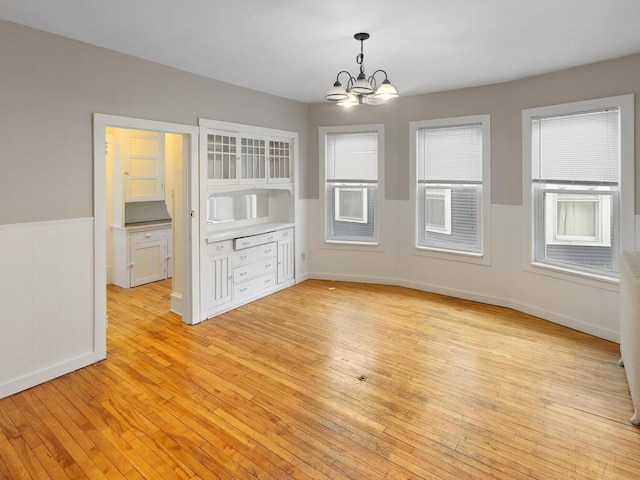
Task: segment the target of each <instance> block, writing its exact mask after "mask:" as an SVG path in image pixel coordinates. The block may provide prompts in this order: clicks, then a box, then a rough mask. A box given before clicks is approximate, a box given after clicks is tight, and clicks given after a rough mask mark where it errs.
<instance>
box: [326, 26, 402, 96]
mask: <svg viewBox="0 0 640 480" xmlns="http://www.w3.org/2000/svg"><path fill="white" fill-rule="evenodd" d="M353 38H355V39H356V40H358V41H359V42H360V53H359V54H358V55H357V56H356V63H357V64H358V66H359V68H360V72H359V73H358V76H357V77H354V76H353V75H351V74H350V73H349V72H347V71H346V70H342V71H340V72H338V75H336V81H335V83H334V84H333V88H332V89H331V90H329V93H327V95H326V97H325V98H326V99H327V100H329V101H331V102H336V103H337V104H338V105H340V106H341V107H352V106H354V105H365V104H366V105H380V104H382V103H385V102H386V101H387V100H390V99H392V98H396V97H397V96H398V91H397V90H396V88H395V87H394V86H393V85H392V84H391V82H390V81H389V78H388V77H387V72H385V71H384V70H376V71H375V72H373V75H371V76H370V77H368V78H367V75H366V74H365V73H364V51H363V49H364V41H365V40H366V39H368V38H369V34H368V33H356V34H355V35H354V36H353ZM378 74H380V76H382V75H384V80H383V81H382V83H381V84H380V86H378V82H377V80H376V75H378ZM341 75H342V76H343V77H344V76H345V75H346V77H347V82H346V84H345V86H343V85H342V83H341V82H340V76H341Z"/></svg>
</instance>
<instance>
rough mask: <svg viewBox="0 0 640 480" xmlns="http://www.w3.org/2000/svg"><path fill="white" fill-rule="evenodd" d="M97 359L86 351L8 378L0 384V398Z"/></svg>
mask: <svg viewBox="0 0 640 480" xmlns="http://www.w3.org/2000/svg"><path fill="white" fill-rule="evenodd" d="M97 360H98V359H97V358H95V356H94V354H93V353H87V354H85V355H81V356H79V357H76V358H72V359H71V360H67V361H65V362H62V363H59V364H57V365H53V366H51V367H47V368H44V369H42V370H38V371H35V372H31V373H29V374H27V375H24V376H23V377H19V378H15V379H12V380H9V381H8V382H6V383H3V384H1V385H0V398H4V397H8V396H9V395H13V394H14V393H18V392H21V391H23V390H26V389H28V388H31V387H35V386H36V385H40V384H41V383H44V382H47V381H49V380H53V379H54V378H57V377H60V376H62V375H66V374H67V373H69V372H73V371H75V370H78V369H80V368H83V367H86V366H88V365H91V364H92V363H95V362H96V361H97Z"/></svg>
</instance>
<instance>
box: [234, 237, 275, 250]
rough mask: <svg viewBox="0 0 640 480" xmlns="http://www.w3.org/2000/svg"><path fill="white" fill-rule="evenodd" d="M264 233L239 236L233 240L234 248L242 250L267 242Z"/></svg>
mask: <svg viewBox="0 0 640 480" xmlns="http://www.w3.org/2000/svg"><path fill="white" fill-rule="evenodd" d="M261 237H262V235H251V236H250V237H239V238H236V239H234V240H233V248H235V249H236V250H241V249H243V248H249V247H255V246H256V245H262V244H263V243H267V242H266V241H265V240H264V239H263V238H261Z"/></svg>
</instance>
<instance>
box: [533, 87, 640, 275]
mask: <svg viewBox="0 0 640 480" xmlns="http://www.w3.org/2000/svg"><path fill="white" fill-rule="evenodd" d="M634 105H635V103H634V94H632V93H631V94H626V95H618V96H614V97H606V98H598V99H594V100H583V101H579V102H571V103H563V104H559V105H550V106H546V107H536V108H529V109H525V110H522V212H523V222H522V228H523V232H522V239H523V249H522V252H523V256H522V263H523V267H522V268H523V270H524V271H526V272H529V273H534V274H542V275H548V276H552V277H556V278H560V279H563V280H567V281H572V282H578V283H583V282H582V281H580V280H578V278H581V277H582V278H583V279H584V280H585V282H586V283H588V284H594V283H593V282H595V285H597V286H601V285H602V284H605V285H606V284H611V283H617V279H616V278H613V277H612V278H611V279H609V278H606V277H604V276H603V277H600V276H597V275H593V274H589V273H583V272H579V271H577V270H576V271H574V270H568V269H562V268H556V267H554V266H553V265H547V264H545V265H542V264H540V263H535V261H534V260H535V257H534V245H535V243H534V229H533V202H534V199H533V192H532V189H531V182H532V168H531V164H532V159H531V149H532V141H531V121H532V118H533V117H544V116H553V115H563V114H570V113H578V112H586V111H589V110H602V109H605V108H613V107H619V108H620V139H621V142H620V162H621V165H620V200H619V220H618V223H619V236H620V248H619V251H620V252H621V251H625V250H633V249H634V248H635V222H634V215H635V186H634V182H635V174H634V162H635V153H634V147H635V143H634V142H635V136H634V119H635V113H634Z"/></svg>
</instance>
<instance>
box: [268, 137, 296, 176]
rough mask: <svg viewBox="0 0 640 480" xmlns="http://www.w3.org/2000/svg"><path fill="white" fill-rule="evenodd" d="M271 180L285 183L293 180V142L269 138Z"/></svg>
mask: <svg viewBox="0 0 640 480" xmlns="http://www.w3.org/2000/svg"><path fill="white" fill-rule="evenodd" d="M269 181H270V182H273V183H284V182H290V181H291V143H290V142H289V141H282V140H269Z"/></svg>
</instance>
